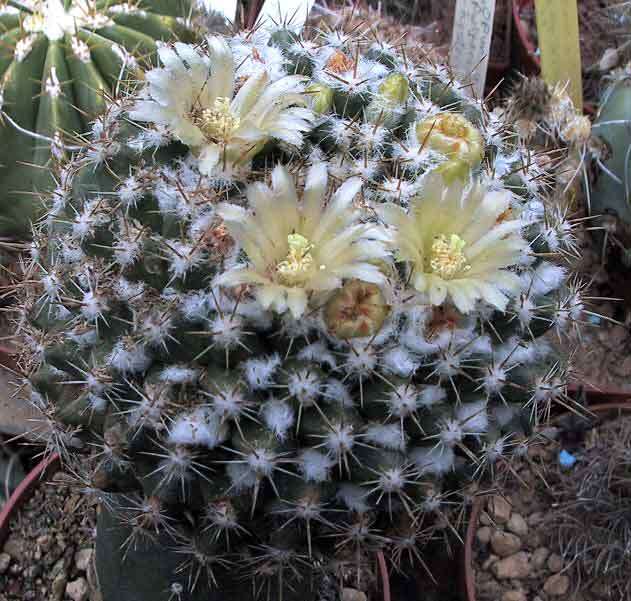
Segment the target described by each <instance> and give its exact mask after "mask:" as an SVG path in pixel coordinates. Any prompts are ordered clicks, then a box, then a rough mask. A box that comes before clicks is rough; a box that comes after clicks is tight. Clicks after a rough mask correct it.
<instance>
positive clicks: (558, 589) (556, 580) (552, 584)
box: [543, 574, 570, 597]
mask: <svg viewBox="0 0 631 601" xmlns="http://www.w3.org/2000/svg"><path fill="white" fill-rule="evenodd" d="M569 588H570V579H569V577H568V576H566V575H565V574H553V575H552V576H550V578H548V579H547V580H546V581H545V583H544V585H543V592H544V593H546V594H547V595H550V597H561V596H562V595H565V593H567V591H568V589H569Z"/></svg>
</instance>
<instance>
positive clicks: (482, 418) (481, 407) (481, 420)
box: [456, 400, 489, 434]
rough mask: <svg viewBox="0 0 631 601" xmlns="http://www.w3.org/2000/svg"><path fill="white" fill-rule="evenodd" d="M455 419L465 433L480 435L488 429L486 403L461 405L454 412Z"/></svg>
mask: <svg viewBox="0 0 631 601" xmlns="http://www.w3.org/2000/svg"><path fill="white" fill-rule="evenodd" d="M456 418H457V419H458V421H459V422H460V425H461V427H462V429H463V430H464V431H465V432H471V433H474V434H482V433H484V432H486V431H487V430H488V428H489V416H488V414H487V412H486V401H485V400H484V401H476V402H474V403H463V404H462V405H460V407H458V409H457V410H456Z"/></svg>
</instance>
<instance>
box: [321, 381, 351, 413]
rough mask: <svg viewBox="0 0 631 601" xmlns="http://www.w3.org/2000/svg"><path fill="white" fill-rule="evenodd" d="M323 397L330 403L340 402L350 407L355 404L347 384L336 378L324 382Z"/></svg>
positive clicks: (343, 405)
mask: <svg viewBox="0 0 631 601" xmlns="http://www.w3.org/2000/svg"><path fill="white" fill-rule="evenodd" d="M322 397H323V398H324V400H325V401H327V402H328V403H339V404H340V405H342V407H347V408H349V407H352V406H353V405H354V403H353V397H352V396H351V394H350V392H349V391H348V388H347V387H346V385H345V384H344V383H343V382H341V381H340V380H336V379H335V378H330V379H328V380H327V381H326V382H325V383H324V387H323V389H322Z"/></svg>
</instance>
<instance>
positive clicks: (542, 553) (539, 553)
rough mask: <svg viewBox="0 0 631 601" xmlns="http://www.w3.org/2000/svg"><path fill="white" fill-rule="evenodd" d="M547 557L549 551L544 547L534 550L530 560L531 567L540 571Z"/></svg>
mask: <svg viewBox="0 0 631 601" xmlns="http://www.w3.org/2000/svg"><path fill="white" fill-rule="evenodd" d="M549 556H550V550H549V549H547V548H546V547H539V548H538V549H535V551H534V552H533V554H532V557H531V559H530V561H531V563H532V567H533V568H535V569H536V570H540V569H541V568H543V566H545V565H546V561H547V560H548V557H549Z"/></svg>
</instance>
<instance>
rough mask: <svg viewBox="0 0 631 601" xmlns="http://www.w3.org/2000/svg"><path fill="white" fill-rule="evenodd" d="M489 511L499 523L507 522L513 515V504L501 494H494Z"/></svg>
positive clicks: (492, 517)
mask: <svg viewBox="0 0 631 601" xmlns="http://www.w3.org/2000/svg"><path fill="white" fill-rule="evenodd" d="M488 511H489V514H490V517H491V519H492V520H494V521H495V523H497V524H506V522H508V520H509V519H510V515H511V504H510V503H509V502H508V500H507V499H505V498H504V497H502V496H500V495H493V496H492V497H491V499H490V500H489V506H488Z"/></svg>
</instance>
